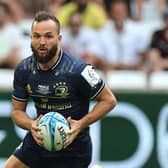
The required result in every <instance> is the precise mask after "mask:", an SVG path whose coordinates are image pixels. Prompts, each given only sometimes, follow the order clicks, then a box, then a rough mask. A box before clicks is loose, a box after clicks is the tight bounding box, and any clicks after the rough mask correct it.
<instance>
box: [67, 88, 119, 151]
mask: <svg viewBox="0 0 168 168" xmlns="http://www.w3.org/2000/svg"><path fill="white" fill-rule="evenodd" d="M96 100H97V101H98V102H97V103H96V105H95V106H94V108H93V109H92V110H91V111H90V112H89V113H88V114H87V115H85V116H84V117H83V118H81V119H80V120H73V119H71V118H70V117H69V118H68V119H67V120H68V122H69V123H70V125H71V130H70V131H69V133H68V135H69V138H68V140H67V141H66V142H65V144H64V147H65V148H66V147H67V146H68V145H69V144H70V143H72V141H73V140H74V139H75V138H76V136H77V135H78V134H79V133H80V132H81V131H82V130H83V129H85V128H86V127H87V126H89V125H90V124H92V123H94V122H96V121H97V120H100V119H102V118H103V117H104V116H105V115H106V114H107V113H108V112H110V110H112V109H113V108H114V107H115V105H116V98H115V96H114V95H113V94H112V92H111V91H110V89H109V88H108V87H107V86H105V87H104V88H103V90H102V91H101V93H100V94H99V95H98V96H97V97H96Z"/></svg>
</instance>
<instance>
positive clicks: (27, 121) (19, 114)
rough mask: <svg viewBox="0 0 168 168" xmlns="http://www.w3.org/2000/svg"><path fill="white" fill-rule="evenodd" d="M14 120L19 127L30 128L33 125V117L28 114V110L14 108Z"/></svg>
mask: <svg viewBox="0 0 168 168" xmlns="http://www.w3.org/2000/svg"><path fill="white" fill-rule="evenodd" d="M12 120H13V122H14V123H15V124H16V125H18V126H19V127H21V128H23V129H26V130H30V129H31V125H32V121H33V120H32V119H31V118H30V117H29V116H28V115H27V114H26V112H24V111H21V110H13V112H12Z"/></svg>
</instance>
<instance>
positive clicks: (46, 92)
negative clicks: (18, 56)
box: [27, 72, 74, 99]
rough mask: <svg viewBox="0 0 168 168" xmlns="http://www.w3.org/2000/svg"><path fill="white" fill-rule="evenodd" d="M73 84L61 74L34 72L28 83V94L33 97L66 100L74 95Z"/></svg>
mask: <svg viewBox="0 0 168 168" xmlns="http://www.w3.org/2000/svg"><path fill="white" fill-rule="evenodd" d="M73 90H74V89H73V87H72V84H71V82H70V80H69V78H68V77H67V75H65V74H61V73H60V72H50V73H49V72H46V73H42V72H33V73H32V74H31V75H29V78H28V81H27V92H28V94H29V95H30V96H31V97H44V98H45V97H47V98H57V99H65V98H69V97H71V95H72V93H73Z"/></svg>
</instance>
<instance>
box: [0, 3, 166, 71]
mask: <svg viewBox="0 0 168 168" xmlns="http://www.w3.org/2000/svg"><path fill="white" fill-rule="evenodd" d="M167 5H168V4H167V1H166V0H47V1H46V0H28V1H26V0H0V37H1V38H0V68H10V69H12V68H13V69H14V68H15V67H16V65H17V64H18V63H19V62H20V61H21V60H22V59H24V58H26V57H27V56H30V55H31V48H30V39H31V23H32V19H33V17H34V15H35V13H36V12H38V11H39V10H47V11H50V12H52V13H53V14H54V15H55V16H56V17H57V18H58V19H59V20H60V23H61V27H62V30H61V34H62V43H61V45H62V48H63V49H64V50H65V51H67V52H69V53H70V54H71V55H72V56H74V57H77V58H78V59H82V60H84V61H85V62H87V63H90V64H92V65H93V66H94V67H95V68H97V69H99V70H101V71H103V72H104V73H108V72H110V71H112V70H136V71H143V72H145V73H148V74H149V73H151V72H154V71H163V70H167V69H168V9H167Z"/></svg>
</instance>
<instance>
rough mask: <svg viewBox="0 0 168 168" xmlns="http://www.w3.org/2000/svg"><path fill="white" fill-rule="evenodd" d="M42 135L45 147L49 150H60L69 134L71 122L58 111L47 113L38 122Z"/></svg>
mask: <svg viewBox="0 0 168 168" xmlns="http://www.w3.org/2000/svg"><path fill="white" fill-rule="evenodd" d="M38 125H39V127H40V129H41V130H40V132H39V133H40V135H41V136H42V137H43V145H42V146H43V147H44V148H45V149H46V150H48V151H60V150H62V149H63V147H64V142H65V141H66V140H67V138H68V136H67V134H66V132H67V131H68V130H69V129H70V126H69V123H68V122H67V120H66V119H65V118H64V116H63V115H61V114H60V113H58V112H49V113H46V114H45V115H44V116H43V117H42V118H41V119H40V120H39V123H38Z"/></svg>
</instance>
